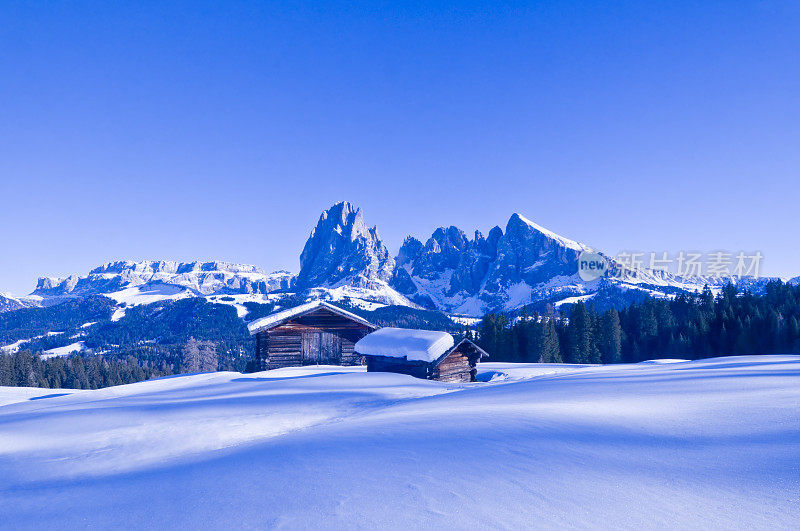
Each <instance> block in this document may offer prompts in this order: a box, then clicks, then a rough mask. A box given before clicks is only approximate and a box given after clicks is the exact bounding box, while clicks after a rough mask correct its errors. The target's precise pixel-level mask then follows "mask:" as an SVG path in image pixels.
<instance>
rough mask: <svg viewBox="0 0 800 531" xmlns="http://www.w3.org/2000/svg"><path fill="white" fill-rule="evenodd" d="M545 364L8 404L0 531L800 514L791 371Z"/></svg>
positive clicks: (712, 519)
mask: <svg viewBox="0 0 800 531" xmlns="http://www.w3.org/2000/svg"><path fill="white" fill-rule="evenodd" d="M489 365H492V364H489ZM507 365H511V364H498V367H494V368H492V370H494V371H498V372H503V371H507V372H511V371H512V368H510V367H506V366H507ZM539 367H540V366H537V364H531V365H530V366H529V367H528V368H527V370H528V371H529V372H528V373H527V374H526V373H525V371H526V367H525V366H523V367H520V368H519V370H518V371H516V374H515V375H514V377H513V378H512V377H509V378H508V379H506V380H504V381H495V382H491V383H476V384H461V385H454V384H444V383H439V382H431V381H425V380H417V379H413V378H411V377H407V376H402V375H396V374H385V373H384V374H381V373H363V372H362V371H363V368H361V367H354V368H342V367H306V368H298V369H288V370H287V369H280V370H277V371H269V372H263V373H256V374H250V375H242V374H236V373H216V374H198V375H189V376H180V377H173V378H165V379H160V380H153V381H149V382H143V383H139V384H132V385H126V386H120V387H113V388H109V389H103V390H98V391H80V392H76V393H74V394H73V395H71V396H61V397H55V398H43V399H40V400H30V401H27V400H26V401H22V402H17V403H13V404H9V405H6V406H3V407H0V470H1V471H2V474H0V496H1V497H2V499H3V503H2V504H0V521H2V522H4V524H6V525H7V526H9V527H12V528H20V529H41V528H50V527H59V528H72V527H78V526H81V527H85V526H90V527H99V528H109V527H115V528H119V527H125V528H159V529H160V528H163V527H164V525H165V523H166V524H168V525H169V526H170V527H177V528H182V529H197V528H203V529H216V528H225V529H229V528H232V527H236V528H238V527H251V528H252V527H257V528H264V527H282V528H290V529H301V528H302V529H308V528H325V529H331V528H339V529H341V528H348V529H366V528H368V529H376V528H379V529H409V528H440V529H455V528H459V529H464V528H471V529H474V528H498V527H499V528H512V529H520V528H531V527H535V528H548V529H551V528H604V529H608V528H624V529H642V528H658V529H664V528H668V529H687V528H690V529H698V528H703V529H709V528H713V529H720V528H749V529H752V528H758V529H780V528H791V527H794V526H795V524H796V522H797V521H798V520H799V519H800V503H798V501H799V500H798V494H797V493H798V491H800V480H799V479H798V475H797V463H798V462H800V421H799V420H800V419H798V412H797V404H798V403H799V402H800V387H798V386H797V380H798V377H800V357H798V356H751V357H736V358H717V359H710V360H700V361H695V362H682V363H669V364H638V365H622V366H602V367H578V368H575V369H574V370H570V369H569V368H565V369H563V371H564V372H561V373H559V374H542V370H540V368H539ZM479 369H480V370H483V364H481V365H479ZM546 369H549V368H547V367H546ZM2 392H3V390H2V389H0V397H2Z"/></svg>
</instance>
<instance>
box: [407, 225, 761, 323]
mask: <svg viewBox="0 0 800 531" xmlns="http://www.w3.org/2000/svg"><path fill="white" fill-rule="evenodd" d="M583 251H594V250H593V249H592V248H590V247H589V246H587V245H585V244H582V243H578V242H576V241H573V240H570V239H567V238H564V237H563V236H559V235H558V234H555V233H553V232H551V231H549V230H547V229H545V228H543V227H541V226H539V225H537V224H536V223H534V222H532V221H530V220H529V219H526V218H525V217H523V216H521V215H519V214H516V213H515V214H513V215H512V216H511V218H510V219H509V220H508V223H507V224H506V229H505V232H504V231H503V230H502V229H501V228H500V227H495V228H493V229H492V230H491V231H490V232H489V236H488V237H484V236H483V235H482V234H481V233H480V232H476V233H475V236H474V238H473V239H470V238H469V237H467V235H466V234H465V233H464V231H462V230H460V229H458V228H457V227H448V228H444V227H441V228H438V229H436V230H435V231H434V232H433V234H432V235H431V237H430V238H429V239H428V240H427V242H426V243H425V244H424V245H423V244H422V243H421V242H420V241H419V240H417V239H416V238H413V237H409V238H407V239H406V241H405V242H404V243H403V245H402V247H401V248H400V252H399V254H398V257H397V267H396V268H395V271H394V275H393V277H392V282H391V285H392V287H394V288H395V289H396V290H397V291H399V292H400V293H402V294H403V295H405V296H406V297H408V298H409V299H410V300H412V301H414V302H415V303H417V304H419V305H421V306H424V307H428V308H435V309H438V310H442V311H446V312H452V313H456V314H463V315H473V316H478V315H482V314H484V313H486V312H487V311H492V310H513V309H516V308H519V307H521V306H523V305H526V304H532V303H542V302H549V303H552V304H555V305H558V304H560V303H564V302H574V301H576V300H581V299H583V300H585V299H588V298H591V297H593V296H595V295H596V294H598V293H600V292H603V293H604V294H606V295H607V296H609V297H616V298H619V297H623V296H624V294H625V293H626V292H628V294H629V295H630V294H639V295H640V296H641V295H645V294H646V295H655V296H665V295H667V294H672V293H676V292H679V291H685V292H694V291H699V290H702V289H703V287H704V286H706V285H708V286H710V287H711V288H712V289H714V288H719V287H721V286H723V285H724V284H725V283H727V282H734V283H736V284H739V285H742V286H743V287H747V288H750V289H753V288H758V287H760V286H762V285H763V284H765V283H766V282H767V280H768V279H758V280H755V279H751V278H742V279H737V278H731V277H728V278H714V277H679V276H676V275H673V274H671V273H668V272H662V271H652V270H648V269H641V270H638V271H637V272H636V275H635V276H629V277H626V278H624V279H617V278H601V279H598V280H593V281H589V282H587V281H584V280H582V279H581V278H580V276H579V275H578V257H579V256H580V254H581V252H583ZM595 252H596V251H595ZM600 254H602V253H600ZM604 256H605V255H604ZM606 260H607V261H608V263H609V264H610V268H611V269H617V268H618V267H619V264H618V263H616V262H615V261H614V259H612V258H610V257H608V256H606ZM631 292H632V293H631Z"/></svg>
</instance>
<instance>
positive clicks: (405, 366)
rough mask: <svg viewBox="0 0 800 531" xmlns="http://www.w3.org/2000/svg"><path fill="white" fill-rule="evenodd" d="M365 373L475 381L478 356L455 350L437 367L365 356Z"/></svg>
mask: <svg viewBox="0 0 800 531" xmlns="http://www.w3.org/2000/svg"><path fill="white" fill-rule="evenodd" d="M366 358H367V372H396V373H399V374H408V375H410V376H414V377H415V378H423V379H428V380H438V381H440V382H475V381H477V378H476V376H477V372H478V371H477V368H476V363H477V361H478V356H476V354H475V353H474V352H471V351H470V350H469V349H467V348H456V349H455V350H453V352H451V353H450V354H448V355H447V356H446V357H445V358H444V359H443V360H442V361H440V362H439V364H438V365H435V366H434V365H433V364H432V363H425V362H422V361H406V360H405V359H402V358H393V357H388V356H366Z"/></svg>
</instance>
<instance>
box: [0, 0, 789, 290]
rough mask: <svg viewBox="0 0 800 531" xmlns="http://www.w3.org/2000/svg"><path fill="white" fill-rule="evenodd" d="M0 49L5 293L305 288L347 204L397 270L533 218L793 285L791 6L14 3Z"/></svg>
mask: <svg viewBox="0 0 800 531" xmlns="http://www.w3.org/2000/svg"><path fill="white" fill-rule="evenodd" d="M162 4H168V6H164V5H162ZM315 4H324V6H323V7H320V6H319V5H315ZM0 27H1V28H2V29H0V50H1V51H0V200H1V201H2V202H0V227H2V229H0V249H2V252H3V260H2V261H0V291H2V290H6V291H11V292H13V293H17V294H23V293H28V292H30V291H31V290H32V289H33V287H34V283H35V281H36V278H37V277H38V276H40V275H54V276H55V275H65V274H68V273H72V272H85V271H87V270H88V269H90V268H91V267H94V266H95V265H98V264H100V263H103V262H105V261H108V260H113V259H123V258H130V259H177V260H191V259H220V260H228V261H236V262H244V263H254V264H257V265H259V266H261V267H263V268H265V269H268V270H272V269H277V268H287V269H290V270H294V271H296V270H297V269H298V256H299V253H300V249H301V247H302V245H303V243H304V241H305V238H306V237H307V236H308V233H309V231H310V230H311V228H312V227H313V226H314V224H315V223H316V220H317V217H318V216H319V213H320V212H321V211H322V210H323V209H324V208H327V207H328V206H330V205H331V204H332V203H334V202H336V201H340V200H342V199H347V200H350V201H352V202H354V203H356V204H358V205H360V206H361V207H362V208H363V209H364V211H365V214H366V221H367V223H370V224H376V225H377V226H378V229H379V231H380V233H381V235H382V236H383V237H384V239H385V240H386V242H387V244H388V245H389V246H390V248H391V250H392V252H393V253H394V252H396V251H397V248H398V247H399V245H400V243H401V242H402V240H403V238H404V237H405V235H407V234H413V235H415V236H417V237H420V238H423V239H424V238H427V236H429V235H430V233H431V231H432V230H433V229H434V228H435V227H437V226H440V225H450V224H454V225H457V226H460V227H461V228H463V229H465V230H466V231H468V232H471V231H473V230H475V229H480V230H482V231H483V232H484V233H485V232H486V231H488V229H490V228H491V227H492V226H493V225H495V224H500V225H501V226H502V225H504V224H505V222H506V221H507V219H508V217H509V216H510V214H511V213H512V212H515V211H516V212H520V213H522V214H524V215H526V216H527V217H529V218H531V219H533V220H534V221H536V222H537V223H539V224H541V225H544V226H545V227H548V228H550V229H552V230H554V231H556V232H558V233H560V234H563V235H565V236H567V237H570V238H573V239H577V240H580V241H584V242H586V243H588V244H590V245H593V246H595V247H597V248H600V249H603V250H605V251H607V252H609V253H615V252H617V251H619V250H620V249H641V250H645V251H649V250H656V251H661V250H665V251H676V252H677V251H679V250H682V249H698V250H704V251H706V250H707V251H712V250H716V249H730V250H740V249H743V250H760V251H762V252H763V253H764V255H765V259H764V267H765V271H766V272H767V273H770V274H776V275H787V276H794V275H798V274H800V249H798V243H800V242H799V241H798V240H800V238H798V235H797V233H798V223H797V220H796V219H797V211H798V200H800V192H798V189H799V188H800V186H799V185H800V4H798V3H797V2H795V1H785V2H770V1H758V2H757V1H753V2H738V1H730V0H726V1H720V2H712V1H707V2H680V1H676V2H659V3H655V2H640V1H636V2H583V3H581V2H535V3H530V4H516V3H506V2H502V3H501V2H487V3H485V4H479V3H471V2H466V1H457V2H452V3H446V2H434V1H425V2H418V3H403V4H392V3H388V2H365V3H358V2H347V3H341V4H337V3H333V2H321V3H320V2H313V3H312V2H309V3H306V4H301V3H291V2H286V3H268V2H252V3H250V2H233V1H226V2H213V3H212V2H208V3H205V2H196V1H193V2H142V3H139V2H124V1H103V2H100V1H98V2H91V3H90V2H24V1H14V0H8V1H5V2H2V4H0Z"/></svg>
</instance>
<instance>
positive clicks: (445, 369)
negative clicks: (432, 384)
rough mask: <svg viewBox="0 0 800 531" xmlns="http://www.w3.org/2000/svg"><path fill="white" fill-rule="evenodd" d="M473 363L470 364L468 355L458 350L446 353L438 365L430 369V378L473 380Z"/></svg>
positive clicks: (453, 380) (450, 380)
mask: <svg viewBox="0 0 800 531" xmlns="http://www.w3.org/2000/svg"><path fill="white" fill-rule="evenodd" d="M473 368H474V365H473V364H470V360H469V355H468V354H467V353H465V352H460V351H458V350H454V351H452V352H451V353H450V354H448V355H447V356H446V357H445V358H444V359H443V360H442V361H441V362H439V365H437V366H436V367H434V368H433V370H432V371H431V380H439V381H441V382H474V381H475V379H474V375H473V374H472V369H473Z"/></svg>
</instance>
